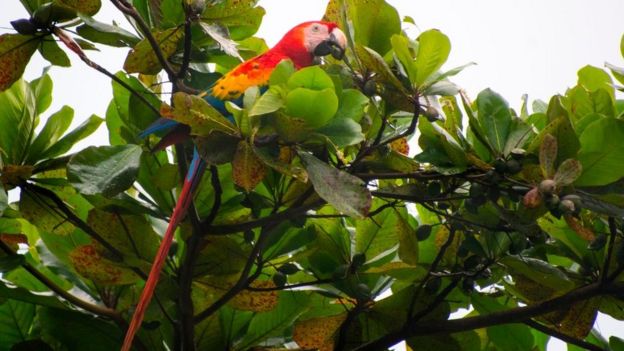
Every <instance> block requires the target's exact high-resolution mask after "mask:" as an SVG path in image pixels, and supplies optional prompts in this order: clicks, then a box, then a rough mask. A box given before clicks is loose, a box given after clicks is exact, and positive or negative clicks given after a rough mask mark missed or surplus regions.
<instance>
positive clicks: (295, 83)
mask: <svg viewBox="0 0 624 351" xmlns="http://www.w3.org/2000/svg"><path fill="white" fill-rule="evenodd" d="M288 88H290V89H296V88H306V89H310V90H317V91H323V90H325V89H328V88H331V89H334V81H333V80H332V79H331V77H330V76H329V75H328V74H327V73H325V71H323V69H321V68H320V67H319V66H311V67H306V68H303V69H300V70H299V71H297V72H295V73H294V74H293V75H291V76H290V78H288Z"/></svg>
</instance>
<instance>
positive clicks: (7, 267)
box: [0, 255, 25, 273]
mask: <svg viewBox="0 0 624 351" xmlns="http://www.w3.org/2000/svg"><path fill="white" fill-rule="evenodd" d="M24 261H25V259H24V255H7V256H0V273H7V272H10V271H12V270H14V269H15V268H17V267H19V266H21V265H22V264H23V263H24Z"/></svg>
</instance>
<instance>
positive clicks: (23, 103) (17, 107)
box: [0, 80, 37, 165]
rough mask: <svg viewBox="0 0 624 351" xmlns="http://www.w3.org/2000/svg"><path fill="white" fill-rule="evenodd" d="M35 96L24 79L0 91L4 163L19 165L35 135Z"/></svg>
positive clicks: (0, 132)
mask: <svg viewBox="0 0 624 351" xmlns="http://www.w3.org/2000/svg"><path fill="white" fill-rule="evenodd" d="M34 105H35V97H34V94H33V91H32V89H31V87H30V84H28V83H26V82H24V81H23V80H20V81H18V82H17V83H15V84H14V85H13V86H12V87H11V88H10V89H8V90H6V91H4V92H2V93H0V116H2V118H0V150H1V151H0V156H1V157H2V161H3V163H4V164H14V165H19V164H21V163H22V161H23V160H24V158H25V156H26V153H27V151H28V147H29V145H30V141H31V139H32V137H33V133H34V129H35V121H36V117H37V116H36V112H35V106H34Z"/></svg>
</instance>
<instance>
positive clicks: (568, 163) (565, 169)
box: [554, 158, 583, 187]
mask: <svg viewBox="0 0 624 351" xmlns="http://www.w3.org/2000/svg"><path fill="white" fill-rule="evenodd" d="M581 173H583V166H582V165H581V163H580V162H579V161H577V160H573V159H571V158H569V159H567V160H565V161H563V162H562V163H561V164H560V165H559V168H557V173H555V178H554V181H555V183H557V186H558V187H564V186H566V185H570V184H572V183H574V181H575V180H576V179H577V178H578V177H580V176H581Z"/></svg>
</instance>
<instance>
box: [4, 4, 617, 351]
mask: <svg viewBox="0 0 624 351" xmlns="http://www.w3.org/2000/svg"><path fill="white" fill-rule="evenodd" d="M388 2H389V3H391V4H392V5H394V6H395V7H396V8H397V9H398V10H399V13H400V14H401V15H402V16H411V17H412V18H414V20H415V21H416V23H417V24H418V28H419V29H420V30H426V29H429V28H438V29H440V30H441V31H443V32H444V33H446V34H447V35H448V36H449V37H450V39H451V42H452V45H453V49H452V51H451V56H450V59H449V62H448V63H447V65H446V66H445V67H446V68H451V67H454V66H459V65H462V64H464V63H467V62H476V63H477V66H473V67H470V68H468V69H467V70H466V71H464V72H463V73H462V74H460V75H459V76H457V77H456V78H454V81H455V82H456V83H458V84H459V85H460V86H462V87H464V88H465V89H466V90H467V92H468V94H469V95H470V96H471V97H476V95H477V94H478V92H479V91H481V90H482V89H484V88H488V87H490V88H492V89H493V90H495V91H498V92H499V93H501V94H502V95H503V96H504V97H505V98H506V99H508V100H509V102H510V103H511V105H512V107H516V108H517V107H519V104H520V97H521V96H522V94H525V93H526V94H529V98H530V99H536V98H541V99H548V98H549V97H550V96H551V95H553V94H556V93H563V92H565V90H566V89H567V88H568V87H571V86H573V85H574V84H575V82H576V72H577V70H578V69H579V68H581V67H582V66H584V65H586V64H591V65H595V66H598V67H602V66H603V65H604V62H605V61H606V62H610V63H613V64H616V65H620V66H624V59H623V58H622V56H621V55H620V52H619V43H620V37H621V35H622V33H624V22H623V21H622V18H623V17H622V16H623V14H624V1H622V0H596V1H591V2H590V1H587V0H548V1H543V0H542V1H540V0H503V1H501V0H436V1H414V0H388ZM103 3H104V6H103V9H102V11H100V13H99V14H98V15H96V18H97V19H99V20H100V21H103V22H110V21H111V20H112V19H116V20H117V21H118V22H121V23H123V18H122V17H121V16H120V15H119V14H117V13H116V12H115V10H114V8H113V6H112V5H110V3H109V2H108V1H106V0H104V1H103ZM260 4H261V5H262V6H264V8H265V9H266V10H267V14H266V16H265V18H264V22H263V24H262V27H261V28H260V32H259V33H258V35H259V36H261V37H264V38H265V39H266V40H267V42H268V43H269V45H272V44H274V43H275V42H277V41H278V40H279V38H280V37H281V35H282V34H283V33H284V32H285V31H287V30H288V29H290V28H291V27H293V26H294V25H296V24H298V23H300V22H303V21H307V20H314V19H320V18H321V17H322V15H323V12H324V10H325V6H326V4H327V1H326V0H307V1H303V0H297V1H285V0H260ZM22 17H26V11H25V10H24V9H23V8H22V6H21V3H20V2H19V1H18V0H2V6H1V10H0V27H2V28H0V33H4V32H7V31H10V28H9V27H10V25H9V21H11V20H14V19H17V18H22ZM126 53H127V50H126V49H122V50H120V49H106V50H103V51H102V52H100V53H97V52H89V55H90V57H91V58H92V59H93V60H94V61H96V62H98V63H100V64H101V65H102V66H104V67H106V68H107V69H109V70H110V71H113V72H115V71H117V70H119V69H121V67H122V65H123V60H124V58H125V55H126ZM70 57H71V58H72V63H73V66H72V67H71V68H57V67H55V68H53V69H52V70H51V74H52V77H53V80H54V84H55V89H54V102H53V105H52V107H51V109H50V110H49V111H48V112H49V113H51V112H53V111H56V110H58V109H59V108H60V107H61V106H62V105H69V106H72V107H73V108H74V109H75V110H76V120H75V121H74V125H77V124H79V123H80V122H81V121H82V120H84V118H86V117H88V116H89V115H90V114H92V113H95V114H97V115H99V116H102V117H103V116H104V115H105V111H106V106H107V105H108V103H109V101H110V99H111V96H112V95H111V89H110V82H109V80H108V79H107V78H106V77H104V76H102V75H101V74H99V73H97V72H95V71H94V70H91V69H88V68H87V67H85V65H84V64H83V63H82V62H81V61H79V60H78V59H76V58H75V57H73V56H71V55H70ZM45 65H46V63H45V61H43V59H41V58H40V57H39V56H38V54H36V55H35V58H34V60H33V61H32V62H31V63H30V64H29V66H28V68H27V71H26V77H27V78H29V79H32V78H34V77H37V76H38V75H39V74H40V72H41V69H42V68H43V67H44V66H45ZM106 142H107V139H106V133H105V131H104V128H101V129H100V130H99V131H98V133H97V136H96V137H95V138H92V139H91V140H89V142H88V143H89V144H105V143H106ZM598 328H599V330H601V331H602V332H603V334H604V335H605V336H607V335H619V336H620V337H624V327H622V324H620V325H619V328H620V329H619V330H618V326H617V325H616V323H614V322H613V321H610V320H609V319H608V318H600V320H599V323H598ZM550 349H551V350H554V349H564V347H563V345H561V344H556V343H554V344H551V348H550Z"/></svg>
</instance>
